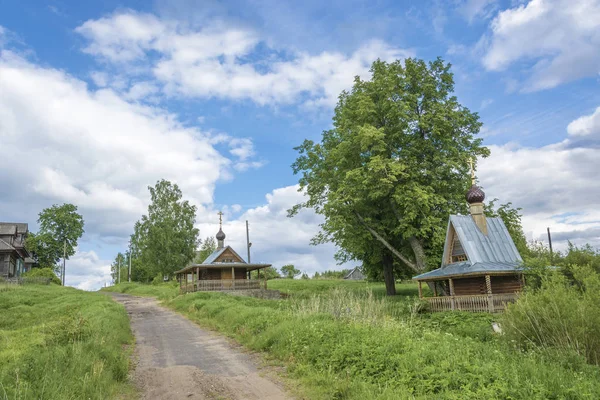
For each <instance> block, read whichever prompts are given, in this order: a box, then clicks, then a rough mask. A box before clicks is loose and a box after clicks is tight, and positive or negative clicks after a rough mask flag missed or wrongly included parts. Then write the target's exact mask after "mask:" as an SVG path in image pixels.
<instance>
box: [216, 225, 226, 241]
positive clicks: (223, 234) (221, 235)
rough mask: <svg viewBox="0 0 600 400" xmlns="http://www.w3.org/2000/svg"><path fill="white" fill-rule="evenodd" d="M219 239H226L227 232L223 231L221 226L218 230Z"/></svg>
mask: <svg viewBox="0 0 600 400" xmlns="http://www.w3.org/2000/svg"><path fill="white" fill-rule="evenodd" d="M217 240H225V233H223V230H222V229H221V228H219V232H217Z"/></svg>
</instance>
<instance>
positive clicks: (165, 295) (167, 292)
mask: <svg viewBox="0 0 600 400" xmlns="http://www.w3.org/2000/svg"><path fill="white" fill-rule="evenodd" d="M100 290H101V291H103V292H114V293H126V294H131V295H133V296H140V297H156V298H157V299H160V300H169V299H172V298H174V297H176V296H178V295H179V286H178V284H177V282H165V283H160V284H156V285H146V284H143V283H136V282H132V283H119V284H117V285H114V286H109V287H105V288H102V289H100Z"/></svg>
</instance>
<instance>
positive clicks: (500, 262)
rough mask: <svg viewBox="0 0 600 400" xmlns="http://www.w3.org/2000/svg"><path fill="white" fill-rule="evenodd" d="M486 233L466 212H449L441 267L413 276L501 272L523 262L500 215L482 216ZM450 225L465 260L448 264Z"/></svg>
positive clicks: (514, 267) (428, 277)
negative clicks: (495, 216)
mask: <svg viewBox="0 0 600 400" xmlns="http://www.w3.org/2000/svg"><path fill="white" fill-rule="evenodd" d="M486 222H487V235H484V234H483V233H482V232H481V230H479V227H478V226H477V224H476V223H475V221H474V220H473V217H471V216H470V215H451V216H450V220H449V221H448V229H447V230H446V242H445V244H444V257H443V262H442V267H441V268H438V269H436V270H433V271H429V272H426V273H424V274H421V275H417V276H415V277H414V278H413V279H417V280H420V279H431V278H435V277H446V276H456V275H468V274H475V273H483V272H490V273H502V272H511V271H513V272H514V271H518V270H520V266H521V264H522V262H523V259H522V258H521V255H520V254H519V251H518V250H517V248H516V246H515V244H514V242H513V240H512V238H511V237H510V234H509V233H508V229H506V226H505V225H504V222H503V221H502V219H501V218H486ZM452 229H454V231H455V232H456V234H457V236H458V239H459V240H460V243H461V245H462V247H463V249H464V250H465V253H466V256H467V261H464V262H460V263H453V264H448V263H447V260H448V259H449V258H450V257H449V254H448V251H450V247H451V246H450V245H449V241H450V240H452V235H451V232H452Z"/></svg>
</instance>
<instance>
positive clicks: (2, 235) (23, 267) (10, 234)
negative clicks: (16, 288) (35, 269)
mask: <svg viewBox="0 0 600 400" xmlns="http://www.w3.org/2000/svg"><path fill="white" fill-rule="evenodd" d="M28 234H29V229H28V225H27V224H26V223H20V222H0V278H5V279H6V278H16V277H19V276H21V274H23V273H25V272H27V271H29V270H30V269H31V266H32V264H33V259H32V258H31V255H30V254H29V252H28V251H27V249H26V248H25V239H26V238H27V235H28Z"/></svg>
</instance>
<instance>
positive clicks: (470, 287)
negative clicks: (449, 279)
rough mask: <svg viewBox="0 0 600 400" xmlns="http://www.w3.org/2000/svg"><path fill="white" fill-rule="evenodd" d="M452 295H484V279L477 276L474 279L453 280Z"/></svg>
mask: <svg viewBox="0 0 600 400" xmlns="http://www.w3.org/2000/svg"><path fill="white" fill-rule="evenodd" d="M453 282H454V294H455V295H456V296H468V295H475V294H486V293H487V290H486V288H485V278H484V277H483V276H478V277H476V278H457V279H453Z"/></svg>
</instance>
